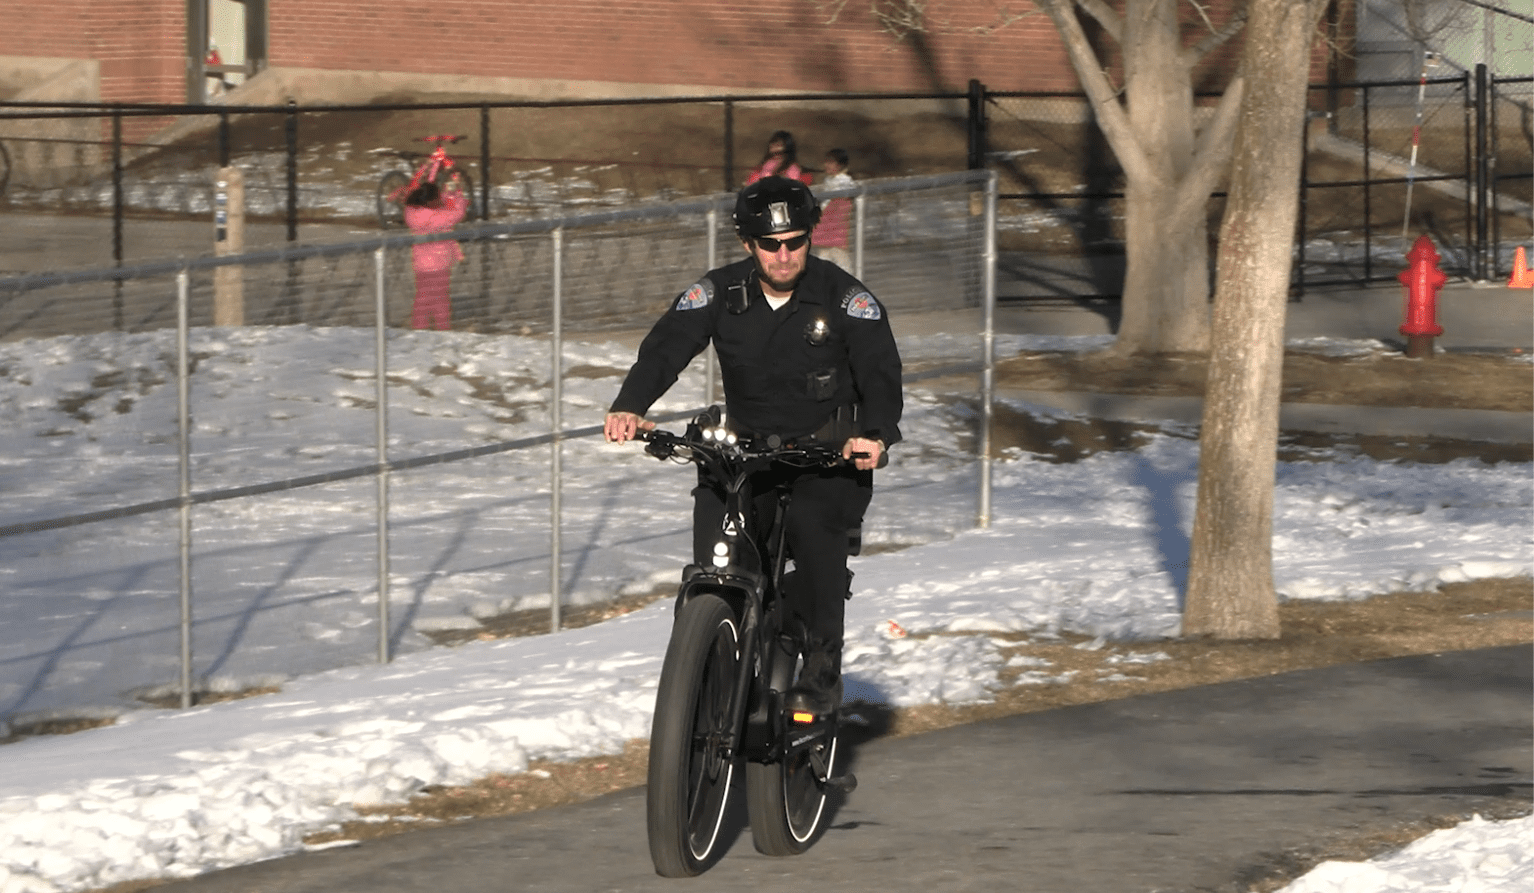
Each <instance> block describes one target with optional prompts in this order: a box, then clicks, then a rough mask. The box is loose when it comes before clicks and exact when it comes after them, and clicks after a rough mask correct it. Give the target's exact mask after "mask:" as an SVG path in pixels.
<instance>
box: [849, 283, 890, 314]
mask: <svg viewBox="0 0 1534 893" xmlns="http://www.w3.org/2000/svg"><path fill="white" fill-rule="evenodd" d="M842 308H843V309H845V310H846V311H847V315H848V316H851V317H853V318H854V319H879V318H880V317H882V316H883V315H884V311H883V309H882V308H880V307H879V302H878V301H877V300H875V299H874V296H873V295H871V294H869V293H868V292H866V291H862V290H857V291H849V292H847V295H846V297H844V298H842Z"/></svg>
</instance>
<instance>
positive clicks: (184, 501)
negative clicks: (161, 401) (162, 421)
mask: <svg viewBox="0 0 1534 893" xmlns="http://www.w3.org/2000/svg"><path fill="white" fill-rule="evenodd" d="M189 291H190V279H189V277H188V275H187V271H186V268H185V267H183V268H182V269H181V272H179V273H177V274H176V416H177V418H176V437H177V439H178V441H179V449H180V469H179V471H180V475H179V478H180V480H179V486H178V489H177V492H178V494H179V495H180V497H181V499H180V502H181V519H180V520H181V708H182V709H183V710H184V709H186V708H188V707H190V706H192V408H191V389H192V383H191V381H190V380H189V379H190V376H191V368H192V367H191V362H190V353H191V352H190V351H189V350H188V348H187V334H188V333H187V329H188V315H189V314H188V304H189V303H190V297H189V294H188V292H189Z"/></svg>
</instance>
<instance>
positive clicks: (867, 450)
mask: <svg viewBox="0 0 1534 893" xmlns="http://www.w3.org/2000/svg"><path fill="white" fill-rule="evenodd" d="M883 453H884V444H883V443H882V442H880V441H877V440H869V439H868V438H866V437H854V438H852V439H851V440H848V441H847V443H846V444H844V445H843V446H842V458H843V459H852V457H853V456H854V455H856V456H857V459H855V460H853V462H852V464H853V466H854V467H856V468H857V469H858V470H859V471H872V470H873V469H875V468H878V467H879V457H880V456H881V455H883Z"/></svg>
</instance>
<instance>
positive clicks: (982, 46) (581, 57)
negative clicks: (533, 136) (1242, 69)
mask: <svg viewBox="0 0 1534 893" xmlns="http://www.w3.org/2000/svg"><path fill="white" fill-rule="evenodd" d="M185 4H186V0H131V2H130V0H98V2H90V0H57V2H54V3H51V4H28V5H20V6H17V8H16V9H14V10H9V11H8V12H7V16H6V28H5V29H4V30H3V32H0V55H20V56H54V57H64V58H87V59H96V60H99V61H100V63H101V79H102V85H101V98H102V99H103V100H106V101H114V100H115V101H141V102H142V101H156V102H180V101H182V100H183V98H184V96H185V90H186V87H185V58H186V50H185V46H184V43H185V36H184V35H185ZM1002 5H1003V4H996V3H992V2H989V0H973V2H968V3H966V2H964V0H950V2H948V3H931V4H929V8H930V9H932V10H934V12H933V16H934V17H935V18H937V19H939V22H938V26H937V27H934V28H931V29H929V30H928V31H927V32H926V33H924V34H919V35H912V36H911V37H909V38H908V39H906V40H905V41H903V42H896V41H894V40H893V39H892V38H891V37H890V36H889V35H887V34H885V33H882V32H881V31H879V30H878V28H877V27H876V26H875V24H874V22H873V21H872V20H871V19H870V18H869V13H868V5H867V4H866V3H864V2H861V0H851V2H848V3H847V4H846V6H845V7H844V9H843V11H842V14H841V18H840V20H838V21H837V22H835V23H828V22H827V21H826V20H825V15H824V13H823V12H822V11H821V10H822V8H823V7H824V6H826V4H820V3H810V2H799V3H786V4H757V5H752V4H741V3H738V2H723V0H641V2H635V0H562V2H560V3H552V2H549V0H434V2H433V3H432V4H430V5H429V6H428V5H425V4H401V3H400V2H398V0H269V12H268V20H269V23H270V26H269V28H270V30H269V41H268V43H269V47H270V55H269V64H270V66H272V67H294V68H303V69H329V70H351V71H364V72H367V71H384V72H401V73H417V72H418V73H430V74H439V75H440V74H460V75H467V76H470V77H485V78H507V79H525V80H556V81H607V82H617V83H629V84H654V85H682V86H691V87H698V88H704V89H706V90H708V91H717V92H730V91H734V90H774V91H776V90H782V91H785V92H794V91H803V90H817V91H818V90H828V91H855V92H865V91H905V92H931V91H934V90H962V89H964V87H965V85H966V83H967V82H968V81H969V79H970V78H978V79H979V80H981V81H983V82H984V83H985V84H986V86H987V87H989V88H990V89H993V90H1050V91H1056V90H1058V91H1070V90H1075V89H1076V80H1075V77H1074V75H1073V74H1072V72H1071V71H1070V68H1069V66H1068V65H1067V63H1066V61H1065V55H1064V50H1063V48H1062V47H1061V43H1060V38H1059V37H1058V35H1056V33H1055V31H1054V28H1053V26H1052V25H1051V24H1050V22H1049V20H1048V19H1047V18H1046V17H1044V16H1042V15H1034V16H1031V17H1029V18H1026V19H1024V20H1022V21H1019V22H1016V23H1013V24H1011V25H1010V26H1008V27H1006V28H1003V29H1001V30H999V31H995V32H993V33H978V32H977V29H979V30H983V29H984V28H985V26H986V25H988V24H991V23H993V21H994V10H996V9H997V8H1000V7H1001V6H1002ZM966 10H967V12H966ZM944 15H954V16H956V17H955V18H953V19H951V20H948V21H941V19H942V17H943V16H944ZM1189 16H1190V25H1191V24H1192V23H1194V21H1195V20H1193V19H1192V18H1191V16H1192V13H1189ZM1233 51H1234V47H1232V48H1229V49H1227V50H1226V51H1225V53H1224V54H1223V55H1224V59H1225V60H1226V61H1225V62H1224V64H1229V63H1228V60H1229V59H1231V58H1232V56H1231V55H1230V54H1231V53H1232V52H1233ZM1314 67H1315V69H1316V71H1315V75H1314V77H1320V76H1323V75H1324V73H1325V69H1324V64H1318V65H1316V66H1314ZM1210 80H1215V79H1210ZM1211 86H1214V85H1213V84H1211Z"/></svg>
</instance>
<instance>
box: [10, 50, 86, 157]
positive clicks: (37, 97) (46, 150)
mask: <svg viewBox="0 0 1534 893" xmlns="http://www.w3.org/2000/svg"><path fill="white" fill-rule="evenodd" d="M0 85H4V87H3V90H4V93H5V98H6V99H9V100H12V101H17V102H97V101H100V99H101V65H100V63H98V62H96V61H95V60H92V59H59V58H53V57H20V56H0ZM103 136H104V134H103V132H102V122H101V121H99V120H92V119H80V118H55V119H46V118H45V119H39V120H35V121H0V140H3V141H4V144H5V148H6V153H7V155H8V156H9V157H10V161H11V170H10V177H9V179H8V182H7V185H8V186H9V185H11V184H14V185H16V186H43V187H46V186H56V185H59V184H60V183H61V182H64V181H66V180H68V179H71V178H79V179H87V178H89V177H91V176H92V175H94V174H95V173H98V172H99V170H100V167H101V165H102V163H103V161H104V159H105V158H106V153H105V152H104V151H103V147H102V145H101V140H102V138H103Z"/></svg>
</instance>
